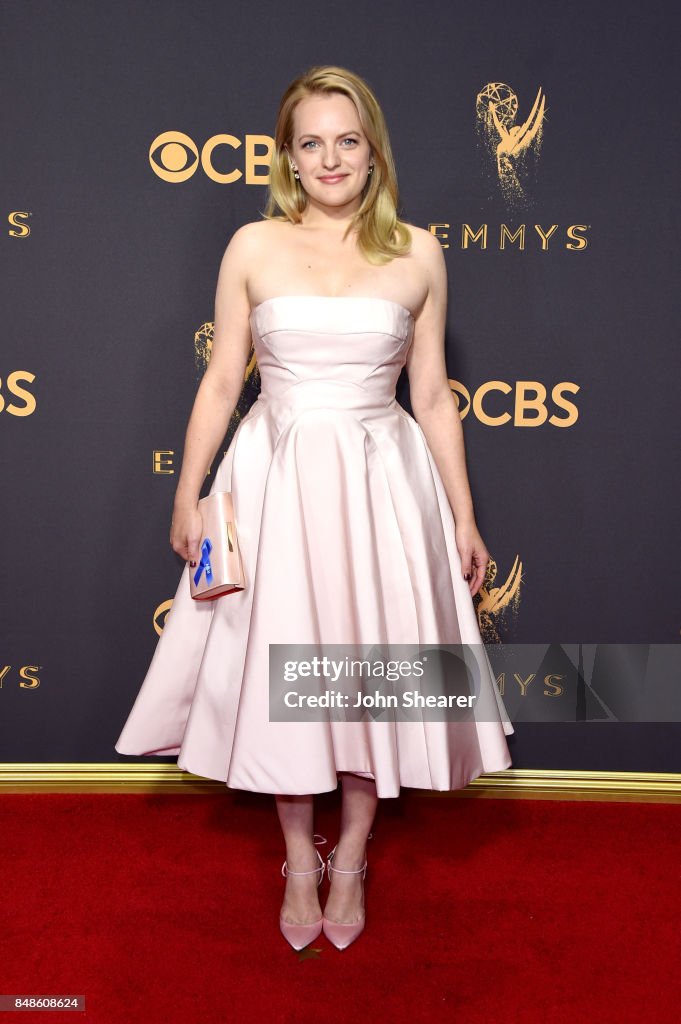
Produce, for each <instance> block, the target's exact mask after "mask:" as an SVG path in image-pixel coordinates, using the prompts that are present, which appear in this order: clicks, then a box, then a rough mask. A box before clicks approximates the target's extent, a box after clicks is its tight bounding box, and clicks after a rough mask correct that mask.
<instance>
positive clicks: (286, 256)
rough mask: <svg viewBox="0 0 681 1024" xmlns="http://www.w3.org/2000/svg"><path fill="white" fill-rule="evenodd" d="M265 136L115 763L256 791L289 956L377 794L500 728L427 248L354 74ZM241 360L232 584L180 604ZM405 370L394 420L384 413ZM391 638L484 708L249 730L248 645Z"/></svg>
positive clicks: (260, 714) (220, 485)
mask: <svg viewBox="0 0 681 1024" xmlns="http://www.w3.org/2000/svg"><path fill="white" fill-rule="evenodd" d="M274 141H275V147H274V156H273V160H272V165H271V173H270V185H269V195H268V201H267V206H266V209H265V212H264V215H263V219H262V220H259V221H255V222H253V223H248V224H246V225H244V226H243V227H241V228H240V229H239V230H238V231H236V232H235V233H234V235H233V237H232V238H231V240H230V241H229V244H228V246H227V248H226V251H225V253H224V257H223V259H222V263H221V266H220V271H219V276H218V284H217V295H216V307H215V330H214V336H213V345H212V354H211V358H210V362H209V365H208V367H207V370H206V372H205V375H204V377H203V379H202V382H201V385H200V387H199V389H198V392H197V395H196V400H195V403H194V407H193V410H192V413H191V417H190V420H189V424H188V427H187V434H186V440H185V447H184V455H183V462H182V468H181V473H180V477H179V480H178V485H177V491H176V496H175V502H174V509H173V517H172V524H171V531H170V542H171V545H172V547H173V549H174V551H176V552H177V553H178V554H179V555H181V556H182V558H184V559H186V560H187V566H186V567H185V570H184V572H183V574H182V578H181V580H180V582H179V585H178V588H177V593H176V595H175V598H174V601H173V604H172V608H171V611H170V613H169V614H168V617H167V619H166V623H165V627H164V630H163V634H162V636H161V637H160V639H159V641H158V644H157V648H156V651H155V654H154V658H153V660H152V662H151V665H150V667H149V670H148V672H147V675H146V677H145V679H144V682H143V684H142V687H141V689H140V691H139V694H138V696H137V700H136V702H135V705H134V706H133V709H132V710H131V712H130V715H129V717H128V720H127V722H126V724H125V727H124V729H123V731H122V733H121V736H120V737H119V740H118V742H117V744H116V750H117V751H118V752H119V753H124V754H137V755H140V754H144V755H147V754H157V755H160V754H177V755H178V766H179V767H180V768H182V769H184V770H186V771H191V772H193V773H194V774H197V775H200V776H204V777H207V778H214V779H220V780H222V781H224V782H225V783H226V785H227V786H228V787H230V788H235V789H244V790H250V791H255V792H262V793H272V794H274V796H275V799H276V808H277V812H278V817H279V821H280V824H281V828H282V832H283V838H284V845H285V854H286V859H285V861H284V864H283V865H282V874H283V875H284V876H285V877H286V885H285V891H284V898H283V904H282V906H281V908H280V918H279V920H280V928H281V931H282V933H283V935H284V936H285V938H286V939H287V940H288V941H289V942H290V944H291V945H292V946H293V947H294V948H295V949H302V948H303V947H304V946H305V945H307V944H308V943H309V942H311V941H313V940H314V939H316V938H317V937H318V936H319V934H320V932H321V931H322V930H323V931H324V933H325V935H326V936H327V937H328V938H329V940H330V941H331V942H332V943H333V944H334V945H335V946H337V947H338V948H339V949H344V948H346V947H347V946H348V945H349V944H350V943H351V942H352V941H353V940H354V939H356V938H357V936H358V935H359V934H360V932H361V931H362V929H363V927H364V923H365V919H366V917H365V906H364V887H363V881H364V877H365V875H366V870H367V859H366V845H367V840H368V838H369V837H370V836H371V834H372V833H371V829H372V826H373V822H374V816H375V813H376V809H377V804H378V800H379V799H380V798H381V797H383V798H394V797H397V796H399V792H400V788H401V787H402V786H408V787H415V788H419V789H430V790H451V789H457V788H461V787H463V786H466V785H467V784H468V783H469V782H470V781H471V780H472V779H474V778H476V777H477V776H479V775H481V774H482V773H483V772H486V771H495V770H500V769H504V768H507V767H509V766H510V764H511V758H510V754H509V750H508V746H507V743H506V736H507V735H509V734H510V733H512V732H513V728H512V726H511V723H510V721H509V720H508V717H507V715H506V712H505V709H504V706H503V704H502V702H501V698H500V697H499V694H498V692H497V689H496V686H495V684H494V679H493V676H492V673H491V668H490V666H489V662H488V661H487V660H486V655H485V654H484V647H482V646H481V637H480V633H479V630H478V624H477V619H476V615H475V610H474V606H473V601H472V598H473V596H474V595H475V594H476V593H477V591H478V590H479V588H480V586H481V584H482V582H483V579H484V576H485V570H486V566H487V562H488V558H489V555H488V551H487V549H486V547H485V544H484V543H483V540H482V538H481V536H480V533H479V531H478V528H477V525H476V521H475V516H474V511H473V502H472V498H471V492H470V487H469V483H468V478H467V473H466V460H465V450H464V441H463V435H462V427H461V420H460V416H459V413H458V408H457V405H456V402H455V400H454V397H453V395H452V392H451V389H450V387H449V382H448V377H447V369H446V365H445V356H444V332H445V318H446V303H447V277H446V267H445V261H444V257H443V252H442V249H441V246H440V243H439V242H438V241H437V239H436V238H435V237H434V236H433V235H432V234H431V233H429V232H428V231H426V230H424V229H422V228H420V227H416V226H414V225H412V224H407V223H405V222H404V221H402V220H400V218H399V217H398V190H397V178H396V171H395V166H394V162H393V157H392V152H391V148H390V141H389V138H388V132H387V128H386V125H385V121H384V117H383V114H382V112H381V109H380V107H379V104H378V101H377V99H376V97H375V95H374V93H373V91H372V90H371V88H370V86H369V85H368V84H367V82H365V81H364V80H363V79H361V78H360V77H359V76H357V75H356V74H353V73H352V72H351V71H348V70H346V69H344V68H340V67H334V66H325V67H314V68H311V69H310V70H308V71H307V72H306V73H305V74H303V75H301V76H300V77H298V78H297V79H296V80H295V81H293V82H292V83H291V85H290V86H289V87H288V88H287V90H286V92H285V93H284V96H283V97H282V100H281V103H280V106H279V112H278V117H277V123H276V131H275V137H274ZM426 170H427V168H426ZM252 346H254V348H255V355H256V357H257V362H258V368H259V371H260V376H261V383H262V386H261V391H260V394H259V396H258V399H257V401H256V402H255V403H254V404H253V406H252V407H251V409H250V410H249V411H248V413H247V414H246V416H244V417H243V419H242V420H241V422H240V423H239V426H238V428H237V430H236V432H235V434H234V436H233V438H232V441H231V444H230V445H229V448H228V450H227V452H226V453H225V455H224V457H223V458H222V460H221V461H220V463H219V466H218V469H217V472H216V474H215V478H214V481H213V484H212V487H211V493H212V492H213V491H231V494H232V500H233V503H234V510H235V519H236V524H237V535H238V539H239V545H240V549H241V555H242V560H243V564H244V573H245V578H246V587H245V589H244V590H242V591H238V592H234V593H230V594H228V595H223V596H222V597H220V598H218V599H216V600H215V601H213V602H210V603H208V602H196V601H192V600H191V597H190V593H189V585H188V579H187V574H188V573H189V571H190V568H191V567H192V566H194V565H195V564H196V560H197V559H198V557H199V546H200V543H201V538H202V521H201V514H200V511H199V509H198V507H197V503H198V499H199V495H200V490H201V487H202V484H203V482H204V480H205V477H206V474H207V472H208V469H209V467H210V466H211V465H212V462H213V459H214V457H215V455H216V453H217V450H218V448H219V445H220V443H221V442H222V440H223V438H224V436H225V433H226V431H227V427H228V425H229V422H230V419H231V417H232V415H233V412H234V410H235V408H236V405H237V401H238V399H239V396H240V394H241V391H242V387H243V383H244V374H245V369H246V366H247V361H248V357H249V354H250V351H251V348H252ZM404 366H406V370H407V374H408V378H409V389H410V401H411V406H412V409H413V413H414V416H413V417H412V416H410V415H409V414H408V413H407V412H406V410H404V409H403V408H402V406H401V405H399V403H398V402H397V400H396V397H395V387H396V383H397V379H398V376H399V374H400V371H401V369H402V367H404ZM192 571H193V570H192ZM209 604H210V607H209V606H208V605H209ZM393 643H394V644H415V645H416V644H420V643H421V644H422V643H428V644H438V643H439V644H458V643H463V644H470V645H474V646H475V647H476V650H477V651H478V657H479V658H480V688H479V693H478V697H479V698H481V700H480V704H486V708H487V710H486V712H485V713H484V714H482V715H480V716H479V717H478V718H473V719H472V720H470V719H469V720H468V721H467V722H453V721H442V720H440V721H435V720H432V721H429V720H426V719H425V718H423V719H420V720H416V721H414V720H411V721H410V720H394V721H390V720H385V719H382V720H378V719H377V718H375V717H374V718H371V717H370V718H369V719H368V720H367V716H364V718H362V719H357V718H354V719H353V718H352V717H348V716H345V719H343V716H342V715H336V716H334V715H332V714H327V715H326V717H322V716H321V715H318V716H317V717H312V718H310V716H309V715H308V716H307V717H305V716H303V715H301V716H299V718H298V720H296V717H295V715H293V716H292V718H291V720H289V721H281V720H275V719H272V718H271V716H270V684H271V679H270V662H269V655H270V645H280V644H291V645H298V644H315V645H317V644H319V645H327V644H331V645H333V644H340V645H350V644H353V645H354V644H358V645H367V644H368V645H379V646H380V645H385V644H393ZM480 652H482V653H480ZM307 685H308V687H309V682H308V684H307ZM298 690H300V691H303V692H304V691H305V682H303V683H302V684H300V683H299V684H298ZM315 692H316V690H315ZM395 717H396V719H397V718H399V716H395ZM339 778H340V779H341V784H342V813H341V821H340V828H339V836H338V841H337V843H336V845H335V847H334V849H333V850H332V851H331V853H329V854H328V856H327V857H326V859H324V858H322V857H321V855H320V853H319V851H318V849H317V845H321V844H322V843H325V842H326V840H325V839H324V838H323V837H319V838H317V835H316V833H314V831H313V824H314V823H313V815H314V794H315V793H322V792H329V791H331V790H334V789H336V788H337V785H338V779H339ZM327 869H328V876H327V877H328V880H329V891H328V894H327V898H326V901H325V905H324V909H323V911H322V907H321V904H320V900H319V894H320V891H321V890H320V883H321V881H322V879H323V877H324V873H325V870H327Z"/></svg>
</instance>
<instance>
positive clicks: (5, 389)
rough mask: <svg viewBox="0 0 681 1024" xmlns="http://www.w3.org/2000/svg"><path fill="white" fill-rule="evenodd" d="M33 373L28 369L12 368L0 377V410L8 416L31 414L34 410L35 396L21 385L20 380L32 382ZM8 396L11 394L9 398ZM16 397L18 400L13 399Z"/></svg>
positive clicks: (33, 378)
mask: <svg viewBox="0 0 681 1024" xmlns="http://www.w3.org/2000/svg"><path fill="white" fill-rule="evenodd" d="M34 380H35V374H34V373H30V372H29V371H28V370H13V371H12V373H10V374H9V376H8V377H6V378H5V379H3V378H2V377H0V412H8V413H9V414H10V416H32V415H33V413H34V412H35V410H36V400H35V396H34V395H32V394H31V392H30V391H27V390H26V388H23V387H22V386H21V383H22V381H28V383H29V384H32V383H33V381H34ZM10 396H12V397H11V398H10ZM14 398H18V399H19V402H18V403H17V402H15V401H14V400H13V399H14Z"/></svg>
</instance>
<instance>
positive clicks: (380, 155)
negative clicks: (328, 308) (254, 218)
mask: <svg viewBox="0 0 681 1024" xmlns="http://www.w3.org/2000/svg"><path fill="white" fill-rule="evenodd" d="M329 93H341V94H342V95H343V96H347V97H348V99H350V100H351V101H352V102H353V103H354V105H355V107H356V109H357V114H358V116H359V120H360V123H361V125H362V128H363V130H364V133H365V135H366V137H367V139H368V141H369V145H370V146H371V150H372V155H373V164H374V168H373V171H372V173H371V174H370V175H369V177H368V179H367V182H366V185H365V186H364V188H363V190H362V202H361V205H360V207H359V209H358V210H357V212H356V213H355V214H354V216H353V218H352V220H351V222H350V224H349V225H348V228H347V231H346V232H345V235H344V236H343V237H344V238H345V237H346V236H347V235H348V233H349V232H350V231H352V230H353V229H354V230H356V231H357V244H358V246H359V248H360V250H361V252H362V253H363V254H364V256H365V257H366V259H367V260H368V261H369V262H370V263H373V264H377V265H381V264H383V263H389V262H390V261H391V260H393V259H394V258H395V257H396V256H404V255H406V254H407V253H408V252H409V251H410V247H411V232H410V230H409V228H408V227H407V225H406V224H405V223H404V221H402V220H400V218H399V217H398V216H397V209H398V205H399V196H398V190H397V171H396V169H395V163H394V160H393V155H392V150H391V148H390V139H389V138H388V129H387V126H386V123H385V118H384V117H383V112H382V110H381V108H380V106H379V104H378V100H377V99H376V97H375V95H374V93H373V92H372V90H371V89H370V87H369V86H368V85H367V83H366V82H365V81H364V80H363V79H362V78H360V77H359V75H355V74H354V73H353V72H352V71H348V70H346V69H345V68H341V67H336V66H335V65H330V64H327V65H318V66H316V67H312V68H309V69H308V70H307V71H306V72H304V74H302V75H299V76H298V77H297V78H295V79H294V80H293V82H291V84H290V85H289V86H288V88H287V89H286V91H285V92H284V95H283V96H282V98H281V102H280V104H279V111H278V113H277V123H276V127H275V133H274V146H275V151H274V157H273V159H272V163H271V166H270V183H269V189H268V195H267V204H266V207H265V210H264V212H263V214H262V216H263V217H264V218H265V219H267V220H284V221H289V222H291V223H292V224H299V223H300V221H301V220H302V216H301V214H302V212H303V210H305V208H306V206H307V202H308V200H307V195H306V193H305V190H304V189H303V187H302V185H301V184H300V181H299V179H298V178H295V177H294V175H293V171H292V169H291V162H290V160H289V157H288V155H287V153H286V150H285V148H284V147H285V146H290V145H291V143H292V140H293V115H294V112H295V109H296V107H297V106H298V104H299V103H300V101H301V100H302V99H304V98H305V97H307V96H317V95H326V94H329Z"/></svg>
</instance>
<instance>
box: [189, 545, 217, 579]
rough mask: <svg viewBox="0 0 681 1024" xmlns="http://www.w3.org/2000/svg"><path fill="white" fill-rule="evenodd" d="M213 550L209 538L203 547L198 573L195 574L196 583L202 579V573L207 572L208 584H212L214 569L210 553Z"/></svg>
mask: <svg viewBox="0 0 681 1024" xmlns="http://www.w3.org/2000/svg"><path fill="white" fill-rule="evenodd" d="M212 550H213V545H212V544H211V542H210V540H209V539H208V537H206V539H205V540H204V542H203V544H202V545H201V561H200V562H199V564H198V566H197V569H196V572H195V573H194V583H198V582H199V580H200V579H201V573H202V572H203V571H204V570H205V572H206V583H210V582H211V581H212V579H213V569H212V568H211V564H210V553H211V551H212Z"/></svg>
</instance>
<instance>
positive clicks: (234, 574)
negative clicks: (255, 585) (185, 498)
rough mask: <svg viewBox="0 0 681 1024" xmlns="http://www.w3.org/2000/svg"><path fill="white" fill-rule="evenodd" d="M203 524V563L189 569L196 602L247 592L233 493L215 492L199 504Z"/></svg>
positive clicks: (191, 589) (200, 558)
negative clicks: (238, 591)
mask: <svg viewBox="0 0 681 1024" xmlns="http://www.w3.org/2000/svg"><path fill="white" fill-rule="evenodd" d="M198 505H199V511H200V513H201V519H202V522H203V531H202V536H201V543H200V545H199V559H198V561H197V563H196V565H194V566H192V565H191V563H188V565H189V589H190V591H191V596H192V597H193V598H194V600H195V601H205V600H208V599H209V598H212V597H217V596H218V595H219V594H226V593H230V592H231V591H234V590H243V589H244V587H245V585H246V583H245V579H244V570H243V565H242V562H241V553H240V551H239V543H238V540H237V535H236V520H235V518H234V507H233V505H232V495H231V493H230V491H214V492H213V493H212V494H209V495H208V496H207V497H205V498H201V499H200V500H199V503H198Z"/></svg>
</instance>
